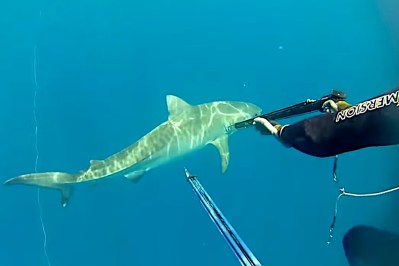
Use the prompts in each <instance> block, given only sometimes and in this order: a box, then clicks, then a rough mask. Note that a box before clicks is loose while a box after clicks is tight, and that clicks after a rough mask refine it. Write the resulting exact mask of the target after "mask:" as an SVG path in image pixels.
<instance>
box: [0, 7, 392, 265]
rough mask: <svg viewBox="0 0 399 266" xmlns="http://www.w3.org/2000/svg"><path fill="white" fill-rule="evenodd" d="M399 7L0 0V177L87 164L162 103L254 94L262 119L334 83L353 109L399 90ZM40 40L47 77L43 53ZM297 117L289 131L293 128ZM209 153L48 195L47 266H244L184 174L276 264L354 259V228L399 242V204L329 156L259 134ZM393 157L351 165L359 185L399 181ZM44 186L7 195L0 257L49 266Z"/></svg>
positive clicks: (153, 122)
mask: <svg viewBox="0 0 399 266" xmlns="http://www.w3.org/2000/svg"><path fill="white" fill-rule="evenodd" d="M398 8H399V5H398V4H397V3H395V1H394V0H391V1H390V0H380V1H364V0H355V1H350V2H349V1H344V0H338V1H312V0H305V1H292V0H283V1H281V0H271V1H260V0H254V1H218V0H212V1H210V0H202V1H162V0H152V1H151V0H148V1H119V0H113V1H109V0H101V1H91V0H79V1H76V0H75V1H73V0H71V1H46V0H38V1H26V0H20V1H18V0H16V1H15V0H12V1H11V0H3V1H1V3H0V90H1V97H0V125H1V128H0V176H1V179H2V181H4V180H6V179H8V178H10V177H13V176H16V175H20V174H24V173H30V172H33V171H34V169H35V168H34V163H35V156H36V153H35V146H34V143H35V123H34V104H33V99H34V95H35V90H36V92H37V98H36V99H37V102H36V116H37V121H38V150H39V155H40V156H39V161H38V166H37V168H38V171H41V172H42V171H66V172H77V171H79V170H80V169H84V168H86V167H87V166H88V162H89V160H91V159H103V158H105V157H106V156H108V155H110V154H112V153H114V152H117V151H119V150H121V149H123V148H125V147H126V146H128V145H130V144H131V143H133V142H134V141H136V140H137V139H139V138H140V137H141V136H143V135H144V134H146V133H147V132H149V131H150V130H151V129H153V128H154V127H155V126H157V125H158V124H160V123H161V122H163V121H164V120H165V119H167V116H168V114H167V108H166V102H165V97H166V95H167V94H174V95H177V96H179V97H181V98H183V99H184V100H186V101H187V102H189V103H191V104H200V103H205V102H209V101H215V100H238V101H250V102H252V103H254V104H257V105H258V106H261V107H262V108H263V111H264V112H268V111H272V110H275V109H278V108H282V107H285V106H287V105H290V104H294V103H297V102H299V101H303V100H305V99H307V98H315V99H316V98H319V97H321V96H324V95H326V94H328V93H330V91H331V90H332V89H334V88H335V89H340V90H343V91H345V92H346V93H347V94H348V100H349V101H350V102H352V103H356V102H358V101H361V100H364V99H367V98H369V97H373V96H374V95H377V94H379V93H382V92H385V91H386V90H388V89H392V88H394V87H396V86H398V85H399V76H398V74H399V63H398V62H399V60H398V59H399V49H398V47H399V46H398V45H399V28H398V25H399V24H398V23H399V21H398V19H397V18H396V17H397V16H396V15H395V14H396V13H395V12H396V11H395V10H397V9H398ZM35 47H36V81H37V82H36V83H37V84H35V76H34V61H35V53H34V50H35ZM289 122H293V121H289ZM229 142H230V152H231V161H230V166H229V170H228V171H227V173H225V174H222V173H221V169H220V159H219V156H218V154H217V151H216V150H215V149H214V148H213V147H206V148H205V149H203V150H201V151H199V152H197V153H195V154H192V155H190V156H187V157H185V158H184V159H181V160H179V161H177V162H174V163H171V164H168V165H165V166H162V167H160V168H158V169H155V170H154V171H152V172H150V173H148V174H147V175H146V176H145V177H144V178H143V179H142V180H141V181H140V182H139V183H138V184H133V183H131V182H128V181H127V180H125V178H124V177H122V176H121V177H119V178H114V179H110V180H104V181H101V182H97V183H95V184H92V183H90V184H82V185H81V186H78V187H77V188H76V190H75V193H74V195H73V197H72V199H71V202H70V205H69V206H68V207H67V208H65V209H63V208H62V207H61V206H60V195H59V194H58V192H56V191H51V190H43V189H42V190H40V202H41V206H42V210H43V221H44V225H45V230H46V234H47V251H48V256H49V258H50V262H51V265H53V266H64V265H96V266H101V265H117V266H122V265H175V266H177V265H190V266H196V265H239V263H238V261H237V260H236V258H235V257H234V255H233V253H232V252H231V250H230V249H229V247H228V246H227V245H226V243H225V241H224V239H223V238H222V236H221V235H220V234H219V233H218V231H217V229H216V228H215V226H214V225H213V224H212V222H211V220H210V219H209V217H208V216H207V214H206V213H205V211H204V210H203V208H202V207H201V205H200V203H199V201H198V199H197V198H196V196H195V195H194V193H193V191H192V189H191V188H190V186H189V184H188V183H187V182H186V181H185V177H184V171H183V167H184V166H187V167H188V168H189V169H190V171H191V172H192V173H194V174H196V175H198V176H199V178H200V180H201V182H202V184H203V185H204V186H205V187H206V189H207V190H208V193H209V194H211V196H212V197H213V199H214V200H215V201H216V203H217V204H218V206H219V207H220V208H221V209H222V210H223V212H224V214H225V216H227V218H228V219H229V220H230V222H231V223H232V224H233V226H234V227H235V229H236V230H237V231H238V233H239V234H240V235H241V237H242V238H243V239H244V240H245V242H246V244H247V245H248V246H249V247H250V248H251V249H252V251H253V252H254V253H255V255H256V256H257V257H258V259H259V260H260V261H261V262H262V264H263V265H309V266H312V265H324V266H330V265H331V266H332V265H347V263H346V260H345V257H344V253H343V249H342V244H341V239H342V236H343V234H344V233H345V232H346V231H347V230H348V229H349V228H351V227H352V226H354V225H358V224H367V225H373V226H377V227H380V228H384V229H388V230H394V231H398V232H399V226H398V225H397V224H398V221H399V217H398V216H397V215H396V217H395V216H393V215H392V213H395V212H396V213H397V212H398V209H399V207H398V204H397V202H398V200H399V196H398V195H397V194H390V195H387V196H383V197H378V198H364V199H354V198H343V199H342V201H341V202H340V204H339V215H338V220H337V224H336V229H335V235H334V242H333V244H332V245H331V246H327V245H326V244H325V243H326V240H327V237H328V229H329V225H330V223H331V219H332V215H333V211H334V204H335V198H336V196H337V194H338V191H337V188H336V186H335V185H334V183H333V182H332V178H331V167H332V159H331V158H326V159H319V158H314V157H310V156H307V155H304V154H301V153H300V152H298V151H296V150H293V149H287V148H285V147H283V146H282V145H281V144H280V143H278V142H277V141H276V140H275V139H272V138H270V137H265V136H261V135H259V134H257V132H255V130H253V129H248V130H244V131H241V132H238V133H236V134H235V135H233V136H232V137H231V138H230V140H229ZM397 155H398V154H397V148H396V147H385V148H372V149H365V150H362V151H357V152H353V153H350V154H345V155H342V156H341V158H340V164H339V176H340V178H341V181H342V182H343V184H345V186H346V189H347V190H348V191H353V192H369V191H375V190H380V189H384V188H387V187H390V186H394V185H397V184H398V179H397V173H398V171H397V170H398V169H397V167H395V165H396V159H395V156H397ZM37 199H38V190H37V188H34V187H24V186H15V187H4V186H1V187H0V230H1V234H0V235H1V237H0V265H1V266H20V265H47V262H46V259H45V256H44V251H43V241H44V238H43V232H42V226H41V222H40V214H39V207H38V201H37Z"/></svg>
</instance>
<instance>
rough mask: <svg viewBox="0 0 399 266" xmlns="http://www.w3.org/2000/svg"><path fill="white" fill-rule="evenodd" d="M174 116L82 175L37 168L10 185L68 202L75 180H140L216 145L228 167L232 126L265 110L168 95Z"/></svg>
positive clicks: (16, 178)
mask: <svg viewBox="0 0 399 266" xmlns="http://www.w3.org/2000/svg"><path fill="white" fill-rule="evenodd" d="M166 99H167V106H168V111H169V118H168V120H167V121H165V122H163V123H162V124H160V125H159V126H158V127H156V128H155V129H153V130H152V131H150V132H149V133H148V134H146V135H145V136H143V137H142V138H141V139H139V140H138V141H137V142H135V143H134V144H132V145H130V146H129V147H127V148H125V149H123V150H122V151H120V152H118V153H115V154H113V155H111V156H109V157H108V158H106V159H104V160H92V161H90V167H89V168H88V169H86V170H83V171H80V172H79V173H77V174H69V173H63V172H46V173H32V174H26V175H21V176H17V177H14V178H11V179H9V180H7V181H6V182H5V184H7V185H12V184H25V185H34V186H40V187H48V188H53V189H58V190H60V191H61V193H62V205H63V206H64V207H65V206H66V205H67V203H68V200H69V197H70V195H71V192H72V185H73V184H76V183H81V182H87V181H93V180H98V179H101V178H106V177H111V176H114V175H124V176H125V177H126V178H128V179H130V180H132V181H138V180H139V179H140V178H141V177H142V176H143V175H144V174H145V173H146V172H148V171H149V170H151V169H153V168H156V167H158V166H160V165H163V164H165V163H168V162H170V161H173V160H175V159H177V158H179V157H181V156H184V155H187V154H188V153H191V152H194V151H196V150H199V149H201V148H203V147H204V146H205V145H207V144H213V145H214V146H215V147H216V148H217V149H218V151H219V153H220V157H221V166H222V172H225V171H226V170H227V168H228V164H229V147H228V137H229V135H231V134H232V133H233V132H234V130H233V129H232V127H231V125H233V124H235V123H237V122H240V121H243V120H246V119H249V118H252V117H255V116H257V115H260V112H261V109H260V108H259V107H257V106H256V105H254V104H251V103H246V102H233V101H218V102H211V103H205V104H200V105H190V104H188V103H187V102H185V101H184V100H182V99H180V98H178V97H176V96H173V95H168V96H167V97H166Z"/></svg>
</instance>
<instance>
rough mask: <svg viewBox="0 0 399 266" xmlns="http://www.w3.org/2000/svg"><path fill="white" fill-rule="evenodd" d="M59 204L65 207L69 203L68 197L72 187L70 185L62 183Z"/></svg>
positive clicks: (70, 194)
mask: <svg viewBox="0 0 399 266" xmlns="http://www.w3.org/2000/svg"><path fill="white" fill-rule="evenodd" d="M60 189H61V204H62V207H64V208H65V207H66V206H67V205H68V203H69V199H70V198H71V196H72V192H73V187H72V186H71V185H63V186H61V188H60Z"/></svg>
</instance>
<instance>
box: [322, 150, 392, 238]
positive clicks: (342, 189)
mask: <svg viewBox="0 0 399 266" xmlns="http://www.w3.org/2000/svg"><path fill="white" fill-rule="evenodd" d="M337 165H338V156H335V158H334V166H333V180H334V182H335V183H337V184H338V176H337V173H336V172H337ZM338 185H339V184H338ZM396 190H399V186H397V187H393V188H390V189H386V190H382V191H378V192H372V193H352V192H346V191H345V188H344V187H341V188H340V189H339V191H340V193H339V195H338V196H337V199H336V200H335V209H334V217H333V221H332V223H331V225H330V230H329V236H328V240H327V244H328V245H330V244H331V242H332V238H333V232H334V228H335V222H336V221H337V216H338V203H339V200H340V199H341V197H343V196H348V197H363V198H365V197H376V196H381V195H384V194H388V193H391V192H394V191H396Z"/></svg>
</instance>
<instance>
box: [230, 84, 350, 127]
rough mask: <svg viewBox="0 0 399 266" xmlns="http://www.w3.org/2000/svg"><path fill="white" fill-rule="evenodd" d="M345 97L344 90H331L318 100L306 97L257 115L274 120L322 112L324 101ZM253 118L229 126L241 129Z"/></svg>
mask: <svg viewBox="0 0 399 266" xmlns="http://www.w3.org/2000/svg"><path fill="white" fill-rule="evenodd" d="M345 99H346V94H345V93H344V92H341V91H337V90H333V91H332V92H331V94H329V95H326V96H324V97H321V98H320V99H319V100H313V99H307V100H306V101H304V102H301V103H298V104H294V105H291V106H289V107H286V108H282V109H280V110H277V111H273V112H270V113H267V114H263V115H261V116H259V117H263V118H266V119H267V120H275V119H283V118H289V117H293V116H297V115H302V114H306V113H311V112H315V111H320V112H323V111H324V110H323V104H324V103H325V102H326V101H329V100H331V101H333V102H338V101H343V100H345ZM254 119H255V117H253V118H251V119H248V120H245V121H242V122H238V123H236V124H234V125H232V126H231V127H232V129H241V128H247V127H250V126H253V125H254Z"/></svg>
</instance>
